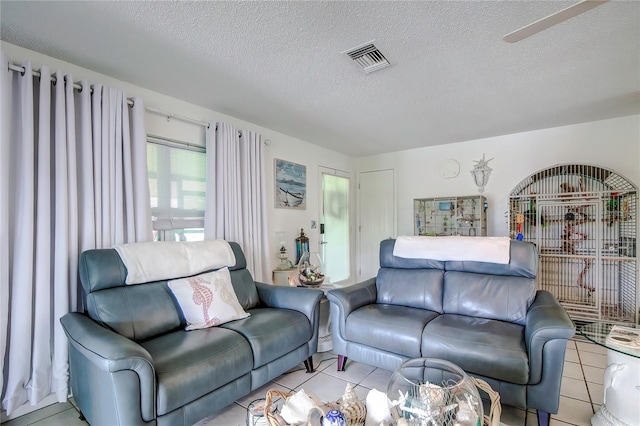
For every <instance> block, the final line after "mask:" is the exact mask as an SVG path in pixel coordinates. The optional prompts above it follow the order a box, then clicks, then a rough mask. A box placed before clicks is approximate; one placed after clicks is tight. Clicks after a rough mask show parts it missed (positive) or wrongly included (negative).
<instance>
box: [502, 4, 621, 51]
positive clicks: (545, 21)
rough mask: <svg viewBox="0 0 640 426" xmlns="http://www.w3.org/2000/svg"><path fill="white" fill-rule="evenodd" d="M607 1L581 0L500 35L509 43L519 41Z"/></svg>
mask: <svg viewBox="0 0 640 426" xmlns="http://www.w3.org/2000/svg"><path fill="white" fill-rule="evenodd" d="M608 1H609V0H583V1H581V2H579V3H576V4H574V5H571V6H569V7H567V8H566V9H562V10H561V11H559V12H556V13H554V14H552V15H549V16H547V17H545V18H542V19H540V20H538V21H536V22H533V23H531V24H529V25H526V26H524V27H522V28H520V29H518V30H515V31H513V32H511V33H509V34H507V35H506V36H504V37H502V39H503V40H504V41H506V42H509V43H515V42H516V41H520V40H522V39H525V38H527V37H530V36H532V35H534V34H535V33H538V32H540V31H542V30H546V29H547V28H549V27H552V26H554V25H556V24H559V23H560V22H563V21H566V20H567V19H570V18H573V17H574V16H577V15H579V14H581V13H584V12H586V11H588V10H591V9H593V8H594V7H596V6H600V5H601V4H603V3H606V2H608Z"/></svg>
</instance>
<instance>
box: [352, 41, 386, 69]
mask: <svg viewBox="0 0 640 426" xmlns="http://www.w3.org/2000/svg"><path fill="white" fill-rule="evenodd" d="M342 53H346V54H347V55H349V57H350V58H351V59H353V60H354V61H356V63H357V64H358V65H360V66H361V67H362V69H363V70H364V72H366V73H367V74H369V73H371V72H373V71H377V70H379V69H382V68H386V67H388V66H390V65H391V64H390V63H389V61H388V60H387V58H385V57H384V55H383V54H382V52H380V51H379V50H378V48H377V47H376V46H374V44H373V42H369V43H365V44H363V45H360V46H357V47H354V48H352V49H349V50H345V51H344V52H342Z"/></svg>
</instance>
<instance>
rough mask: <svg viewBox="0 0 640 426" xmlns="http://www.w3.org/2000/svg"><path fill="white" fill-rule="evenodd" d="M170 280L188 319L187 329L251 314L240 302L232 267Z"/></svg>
mask: <svg viewBox="0 0 640 426" xmlns="http://www.w3.org/2000/svg"><path fill="white" fill-rule="evenodd" d="M167 284H168V285H169V288H170V289H171V291H172V292H173V295H174V296H175V298H176V300H177V301H178V304H179V305H180V309H181V310H182V314H183V315H184V318H185V319H186V320H187V327H186V328H185V330H197V329H200V328H208V327H214V326H216V325H220V324H224V323H225V322H229V321H233V320H237V319H241V318H246V317H248V316H249V315H250V314H249V313H247V312H245V311H244V309H242V306H240V302H238V297H237V296H236V293H235V291H234V290H233V285H232V284H231V275H230V274H229V268H222V269H218V270H217V271H212V272H207V273H204V274H200V275H197V276H194V277H189V278H180V279H178V280H171V281H169V282H168V283H167Z"/></svg>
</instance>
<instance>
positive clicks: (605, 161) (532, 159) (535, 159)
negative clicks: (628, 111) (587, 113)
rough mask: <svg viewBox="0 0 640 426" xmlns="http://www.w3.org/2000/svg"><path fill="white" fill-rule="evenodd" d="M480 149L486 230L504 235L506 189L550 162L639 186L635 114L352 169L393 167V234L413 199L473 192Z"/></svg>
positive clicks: (401, 228)
mask: <svg viewBox="0 0 640 426" xmlns="http://www.w3.org/2000/svg"><path fill="white" fill-rule="evenodd" d="M483 153H485V154H486V159H489V158H494V160H492V161H491V162H489V167H491V168H492V169H493V172H492V174H491V177H490V178H489V183H488V185H487V187H486V188H485V192H484V194H483V195H485V196H486V197H487V200H488V202H489V209H488V210H487V214H488V218H487V220H488V223H487V226H488V234H489V235H496V236H506V235H508V226H507V217H506V214H507V210H508V201H509V193H510V192H511V190H512V189H513V188H514V187H515V186H516V185H517V184H518V183H519V182H520V181H521V180H523V179H524V178H526V177H527V176H529V175H531V174H533V173H535V172H537V171H540V170H542V169H546V168H548V167H551V166H554V165H556V164H565V163H578V164H590V165H595V166H600V167H604V168H608V169H611V170H614V171H616V172H618V173H619V174H621V175H622V176H624V177H626V178H627V179H629V180H630V181H631V182H633V183H634V184H635V185H636V186H640V116H638V115H635V116H630V117H623V118H617V119H611V120H603V121H596V122H590V123H584V124H576V125H571V126H563V127H556V128H551V129H544V130H536V131H531V132H524V133H518V134H512V135H505V136H498V137H492V138H486V139H479V140H473V141H468V142H461V143H456V144H450V145H440V146H435V147H426V148H419V149H412V150H407V151H400V152H394V153H390V154H382V155H375V156H371V157H365V158H359V159H356V160H355V163H356V173H359V172H362V171H371V170H379V169H388V168H392V169H395V172H396V199H397V216H396V217H397V218H398V219H397V220H398V224H397V230H398V235H412V234H413V199H414V198H422V197H432V196H454V195H456V196H464V195H473V194H477V193H478V189H477V186H476V185H475V183H474V182H473V179H472V177H471V174H470V171H471V169H473V166H474V165H475V164H476V163H475V161H477V160H479V159H481V158H482V154H483ZM447 158H453V159H455V160H457V161H458V162H459V163H460V174H459V175H458V177H456V178H453V179H443V178H441V177H440V174H439V166H440V163H441V162H442V161H443V160H445V159H447Z"/></svg>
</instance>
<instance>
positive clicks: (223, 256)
mask: <svg viewBox="0 0 640 426" xmlns="http://www.w3.org/2000/svg"><path fill="white" fill-rule="evenodd" d="M113 248H114V249H115V250H116V251H117V252H118V254H119V255H120V258H121V259H122V262H123V263H124V265H125V266H126V267H127V279H126V281H125V282H126V284H140V283H146V282H150V281H159V280H169V279H172V278H181V277H188V276H190V275H195V274H199V273H200V272H204V271H208V270H211V269H219V268H222V267H224V266H234V265H235V264H236V257H235V255H234V254H233V249H232V248H231V245H229V243H228V242H226V241H224V240H214V241H186V242H181V241H176V242H170V241H166V242H165V241H158V242H153V241H151V242H145V243H129V244H122V245H118V246H115V247H113Z"/></svg>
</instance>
